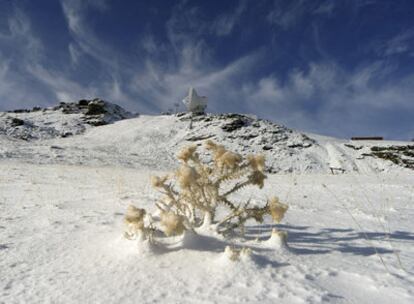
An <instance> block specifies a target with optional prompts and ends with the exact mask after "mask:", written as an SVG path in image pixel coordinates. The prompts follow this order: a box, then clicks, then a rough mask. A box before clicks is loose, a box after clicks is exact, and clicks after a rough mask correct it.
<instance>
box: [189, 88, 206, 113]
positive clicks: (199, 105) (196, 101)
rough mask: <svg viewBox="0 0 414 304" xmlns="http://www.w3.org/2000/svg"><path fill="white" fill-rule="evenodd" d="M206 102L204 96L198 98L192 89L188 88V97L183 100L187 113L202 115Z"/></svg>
mask: <svg viewBox="0 0 414 304" xmlns="http://www.w3.org/2000/svg"><path fill="white" fill-rule="evenodd" d="M207 101H208V98H207V97H206V96H198V94H197V92H196V90H195V89H194V88H193V87H190V89H189V90H188V95H187V96H186V97H185V98H184V99H183V103H184V104H185V106H186V108H187V111H189V112H192V113H196V114H204V112H205V110H206V108H207Z"/></svg>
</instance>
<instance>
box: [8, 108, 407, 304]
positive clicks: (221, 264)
mask: <svg viewBox="0 0 414 304" xmlns="http://www.w3.org/2000/svg"><path fill="white" fill-rule="evenodd" d="M91 102H92V105H91V106H89V104H90V103H91ZM94 102H96V103H98V106H97V107H96V106H95V105H94ZM131 116H132V114H130V113H127V112H126V111H124V110H122V109H121V108H119V107H117V106H115V105H111V104H109V103H104V104H103V105H102V102H101V101H96V100H95V101H81V102H78V103H76V104H75V103H71V104H61V105H59V106H57V107H55V108H51V109H45V110H42V109H35V110H34V111H33V110H32V111H17V113H16V112H11V113H0V277H1V279H0V303H141V304H144V303H220V304H229V303H286V304H291V303H379V304H387V303H401V304H405V303H407V304H408V303H414V288H413V286H414V234H413V231H414V224H413V221H412V218H413V216H414V209H413V199H414V187H413V185H414V171H412V170H411V169H408V168H405V167H410V166H411V165H410V164H412V160H413V154H412V153H413V149H414V147H413V146H412V144H410V143H407V142H386V141H384V142H369V141H358V142H352V141H346V140H339V139H335V138H329V137H323V136H319V135H314V134H304V133H301V132H298V131H294V130H290V129H288V128H286V127H283V126H280V125H277V124H274V123H271V122H269V121H265V120H260V119H257V118H255V117H251V116H246V115H238V114H223V115H205V116H195V117H190V116H189V115H188V114H184V115H183V114H180V115H169V116H161V115H160V116H139V117H135V118H131ZM125 118H130V119H125ZM206 139H212V140H214V141H216V142H218V143H220V144H223V145H225V146H226V147H227V148H229V149H230V150H233V151H236V152H238V153H240V154H243V155H246V154H250V153H263V154H265V155H266V158H267V169H268V178H267V179H266V181H265V186H264V188H263V189H262V190H259V189H258V188H253V187H246V188H244V189H243V190H242V191H240V192H237V193H236V194H234V199H235V200H239V201H246V200H250V201H251V202H256V203H263V202H264V201H266V200H267V199H268V198H269V197H271V196H274V195H277V196H278V197H279V198H280V200H281V201H282V202H284V203H286V204H288V205H289V210H288V212H287V214H286V217H285V218H284V220H283V223H282V224H279V225H274V224H273V223H272V222H271V220H270V219H269V218H266V219H265V222H264V223H263V224H261V225H258V224H257V223H254V222H247V223H246V229H245V234H244V235H239V236H237V237H235V238H231V239H229V238H225V237H223V236H221V235H215V234H214V233H211V234H203V233H202V231H199V235H198V236H193V238H192V239H188V238H183V237H181V236H179V237H173V238H170V239H169V240H164V242H161V243H160V244H158V245H157V247H155V248H152V250H148V249H151V248H143V246H142V243H139V242H137V241H131V240H127V239H125V238H123V237H122V232H123V228H122V221H123V215H124V213H125V210H126V208H127V206H128V205H129V204H134V205H136V206H138V207H140V208H145V209H147V210H148V211H149V212H151V213H154V212H155V209H156V208H155V202H156V201H157V200H158V199H159V198H160V193H159V192H157V191H155V190H154V189H153V188H152V187H151V185H150V176H152V175H161V174H164V173H165V171H168V170H170V169H172V168H175V167H176V165H177V162H176V160H175V155H176V153H177V151H178V150H179V149H181V147H183V146H186V145H188V144H197V145H201V144H202V143H203V141H205V140H206ZM202 157H207V156H206V155H202ZM271 172H279V173H280V174H271ZM332 173H334V174H332ZM337 173H343V174H337ZM273 228H277V229H280V230H283V231H285V232H287V233H288V243H287V244H288V246H287V247H277V246H276V244H275V243H274V242H272V240H269V237H270V235H271V231H272V229H273ZM226 246H231V247H233V248H238V249H240V248H248V249H250V250H251V252H252V254H251V256H248V257H246V258H243V259H241V260H239V261H231V260H229V259H228V258H227V257H226V256H225V254H224V251H225V247H226ZM144 249H147V250H148V251H145V250H144Z"/></svg>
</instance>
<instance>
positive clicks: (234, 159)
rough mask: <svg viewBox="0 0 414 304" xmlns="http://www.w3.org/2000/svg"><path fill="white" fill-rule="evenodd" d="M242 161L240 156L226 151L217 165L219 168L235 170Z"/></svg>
mask: <svg viewBox="0 0 414 304" xmlns="http://www.w3.org/2000/svg"><path fill="white" fill-rule="evenodd" d="M241 161H242V158H241V156H240V155H239V154H237V153H233V152H230V151H226V152H224V153H223V154H222V155H221V156H220V157H219V158H218V159H217V165H218V167H219V168H228V169H234V168H236V167H237V166H238V165H239V164H240V162H241Z"/></svg>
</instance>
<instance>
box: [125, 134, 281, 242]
mask: <svg viewBox="0 0 414 304" xmlns="http://www.w3.org/2000/svg"><path fill="white" fill-rule="evenodd" d="M204 148H205V149H206V151H207V152H209V154H210V155H211V161H209V162H206V161H202V160H201V159H200V157H199V154H198V153H197V146H195V145H192V146H188V147H186V148H184V149H182V150H181V151H180V153H179V154H178V155H177V158H178V160H179V161H180V166H179V168H178V169H177V170H176V171H175V172H173V173H170V174H167V175H165V176H154V177H152V179H151V182H152V185H153V187H154V188H156V189H157V190H158V191H159V192H160V193H161V194H162V197H161V199H159V200H158V201H157V202H156V203H155V204H156V207H157V208H158V209H159V211H160V217H159V220H160V221H159V224H160V225H159V228H160V229H161V230H162V231H163V232H164V234H165V235H166V236H172V235H179V234H182V233H183V232H184V231H185V230H192V231H194V230H195V229H197V228H200V227H201V226H202V227H206V226H209V227H210V228H212V229H214V230H215V231H216V232H219V233H221V234H226V235H230V234H233V233H234V232H235V231H236V230H237V229H239V230H240V231H244V225H245V223H246V221H248V220H249V219H252V220H255V221H257V222H259V223H261V222H263V220H264V217H265V216H267V215H269V216H271V217H272V218H273V220H274V221H275V222H276V223H279V222H280V221H281V220H282V218H283V216H284V214H285V212H286V211H287V209H288V206H287V205H285V204H283V203H281V202H279V200H278V199H277V198H276V197H274V198H272V199H270V200H269V201H268V202H267V203H266V204H265V205H264V206H252V205H251V202H250V200H246V201H243V202H236V201H233V200H232V199H231V198H230V197H231V195H232V194H234V193H236V192H237V191H239V190H241V189H243V188H244V187H247V186H256V187H258V188H260V189H261V188H263V186H264V182H265V179H266V174H265V172H264V170H265V158H264V156H263V155H249V156H248V157H246V158H245V159H244V158H243V157H242V156H241V155H239V154H237V153H234V152H231V151H228V150H227V149H226V148H225V147H224V146H222V145H219V144H217V143H215V142H213V141H211V140H208V141H206V142H205V145H204ZM219 206H221V207H223V208H224V210H226V211H227V212H220V214H223V215H224V216H223V217H221V218H216V217H217V214H216V213H217V212H216V211H217V208H218V207H219ZM134 208H135V207H131V209H128V211H127V214H126V217H125V222H126V223H128V225H129V231H133V230H134V229H135V230H141V231H152V230H151V229H147V228H152V227H144V226H143V223H144V220H143V219H144V217H145V214H147V213H146V211H145V210H144V209H138V208H135V209H134ZM151 225H152V224H151ZM146 229H147V230H146Z"/></svg>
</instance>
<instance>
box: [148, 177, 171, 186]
mask: <svg viewBox="0 0 414 304" xmlns="http://www.w3.org/2000/svg"><path fill="white" fill-rule="evenodd" d="M167 179H168V175H165V176H161V177H160V176H151V184H152V186H153V187H155V188H160V187H162V186H164V184H165V182H166V181H167Z"/></svg>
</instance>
